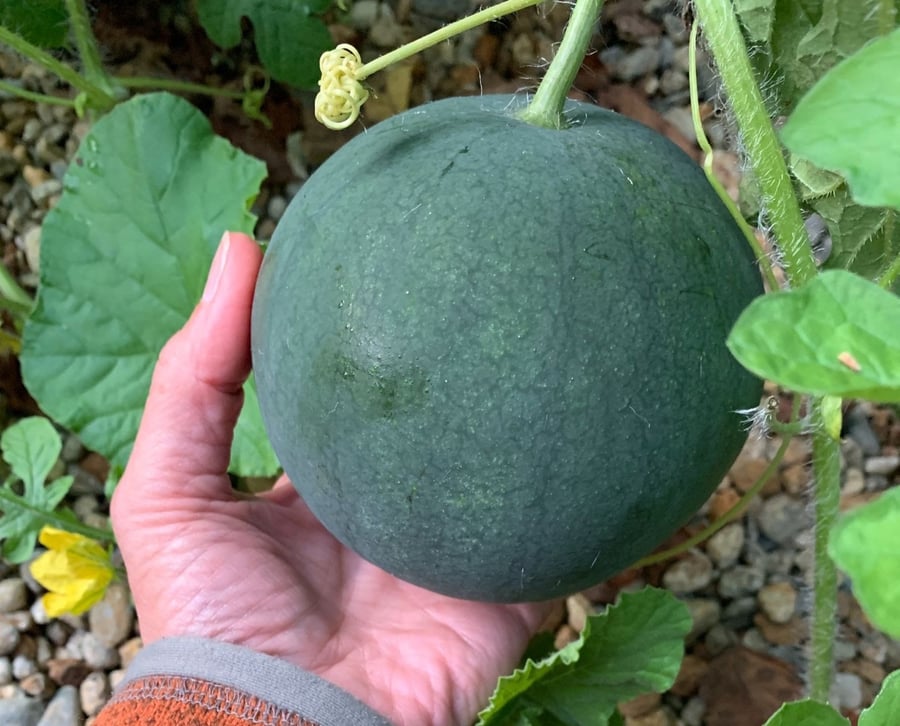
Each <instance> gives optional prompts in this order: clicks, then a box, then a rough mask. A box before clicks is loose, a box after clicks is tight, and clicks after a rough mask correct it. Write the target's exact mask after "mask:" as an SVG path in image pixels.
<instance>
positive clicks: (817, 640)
mask: <svg viewBox="0 0 900 726" xmlns="http://www.w3.org/2000/svg"><path fill="white" fill-rule="evenodd" d="M811 406H812V408H811V417H812V423H813V427H814V428H813V434H812V456H813V472H814V477H815V484H814V489H813V491H814V502H813V506H814V510H815V522H816V523H815V539H814V563H813V573H814V574H813V583H814V588H813V615H812V632H811V639H810V664H809V696H810V698H813V699H815V700H817V701H821V702H823V703H827V702H828V694H829V692H830V690H831V681H832V678H833V677H834V636H835V623H836V616H837V568H836V567H835V564H834V561H833V560H832V559H831V557H829V556H828V539H829V537H830V536H831V530H832V529H833V528H834V525H835V523H836V522H837V518H838V513H839V509H840V498H841V461H840V451H839V449H838V442H837V441H836V440H835V439H833V438H832V437H831V435H830V434H829V433H828V431H827V427H826V425H825V419H824V415H823V407H822V401H821V399H814V400H812V401H811Z"/></svg>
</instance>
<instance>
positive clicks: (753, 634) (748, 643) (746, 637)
mask: <svg viewBox="0 0 900 726" xmlns="http://www.w3.org/2000/svg"><path fill="white" fill-rule="evenodd" d="M741 643H742V644H743V645H744V646H745V647H746V648H750V650H755V651H757V652H759V653H766V652H768V650H769V643H768V641H767V640H766V639H765V638H764V637H763V634H762V633H760V632H759V630H757V629H756V628H750V629H749V630H747V631H746V632H745V633H744V634H743V636H741Z"/></svg>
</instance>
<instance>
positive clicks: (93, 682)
mask: <svg viewBox="0 0 900 726" xmlns="http://www.w3.org/2000/svg"><path fill="white" fill-rule="evenodd" d="M78 698H79V700H80V701H81V710H82V711H83V712H84V713H85V715H87V716H96V715H97V714H98V713H100V709H102V708H103V706H104V705H106V701H107V700H108V699H109V681H108V680H107V677H106V674H105V673H102V672H100V671H94V672H93V673H90V674H88V676H87V678H85V679H84V680H83V681H82V682H81V685H80V686H79V687H78Z"/></svg>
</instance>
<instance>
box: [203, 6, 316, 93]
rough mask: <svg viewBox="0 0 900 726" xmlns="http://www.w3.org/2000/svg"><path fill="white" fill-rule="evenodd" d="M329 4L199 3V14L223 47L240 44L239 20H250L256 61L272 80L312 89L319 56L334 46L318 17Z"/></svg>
mask: <svg viewBox="0 0 900 726" xmlns="http://www.w3.org/2000/svg"><path fill="white" fill-rule="evenodd" d="M330 5H331V2H330V0H281V2H277V3H275V2H268V0H197V14H198V16H199V17H200V23H201V24H202V25H203V28H204V29H205V30H206V33H207V34H208V35H209V37H210V38H212V40H213V42H215V43H216V44H218V45H220V46H222V47H223V48H231V47H233V46H235V45H237V44H238V43H239V42H240V40H241V18H244V17H246V18H248V19H249V20H250V22H251V23H253V33H254V39H255V41H256V48H257V51H258V52H259V59H260V60H261V61H262V64H263V65H264V66H265V67H266V68H267V69H268V71H269V73H271V74H272V77H273V78H275V79H276V80H279V81H284V82H285V83H290V84H292V85H294V86H299V87H301V88H312V87H314V86H315V85H316V82H317V81H318V80H319V56H320V55H322V53H324V52H325V51H326V50H330V49H331V48H333V47H334V40H332V38H331V34H330V33H329V32H328V27H327V26H326V25H325V23H324V22H323V21H322V20H321V18H319V17H317V16H316V14H317V13H322V12H324V11H325V10H327V9H328V8H329V7H330Z"/></svg>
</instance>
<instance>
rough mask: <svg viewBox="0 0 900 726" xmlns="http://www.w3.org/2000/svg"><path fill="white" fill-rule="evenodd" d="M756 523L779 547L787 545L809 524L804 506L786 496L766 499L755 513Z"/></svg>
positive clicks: (778, 495)
mask: <svg viewBox="0 0 900 726" xmlns="http://www.w3.org/2000/svg"><path fill="white" fill-rule="evenodd" d="M757 522H758V523H759V528H760V530H761V531H762V533H763V534H764V535H765V536H766V537H768V538H769V539H770V540H772V541H773V542H775V543H776V544H780V545H786V544H788V543H789V542H790V541H791V539H793V538H794V537H795V536H796V535H797V534H798V533H799V532H801V531H802V530H804V529H806V528H807V527H809V526H810V524H811V523H810V517H809V513H808V512H807V509H806V506H805V504H804V503H803V502H801V501H798V500H796V499H794V498H793V497H790V496H788V495H787V494H776V495H775V496H772V497H769V498H768V499H766V500H765V501H764V502H763V504H762V506H761V507H760V508H759V511H758V512H757Z"/></svg>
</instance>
